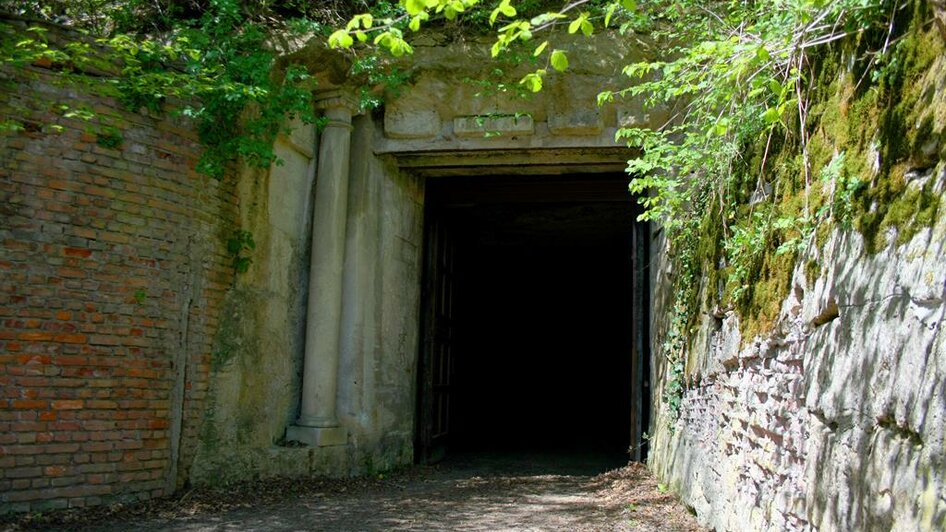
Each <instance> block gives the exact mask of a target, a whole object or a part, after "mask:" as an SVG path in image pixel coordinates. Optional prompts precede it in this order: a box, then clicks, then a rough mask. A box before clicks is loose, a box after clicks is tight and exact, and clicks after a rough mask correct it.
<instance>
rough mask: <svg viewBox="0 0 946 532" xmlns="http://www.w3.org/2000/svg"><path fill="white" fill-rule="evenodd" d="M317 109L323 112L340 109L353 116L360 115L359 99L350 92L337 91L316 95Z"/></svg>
mask: <svg viewBox="0 0 946 532" xmlns="http://www.w3.org/2000/svg"><path fill="white" fill-rule="evenodd" d="M315 108H316V109H321V110H326V111H327V110H330V109H339V110H345V111H348V112H349V113H350V114H351V115H357V114H359V113H360V111H361V108H360V107H359V105H358V98H356V97H354V96H353V95H352V94H351V93H350V92H349V91H346V90H342V89H336V90H331V91H324V92H317V93H315Z"/></svg>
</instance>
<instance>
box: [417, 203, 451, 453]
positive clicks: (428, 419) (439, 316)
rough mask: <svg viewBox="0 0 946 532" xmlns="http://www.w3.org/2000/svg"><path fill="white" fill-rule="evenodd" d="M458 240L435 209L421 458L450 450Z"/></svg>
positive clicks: (422, 371)
mask: <svg viewBox="0 0 946 532" xmlns="http://www.w3.org/2000/svg"><path fill="white" fill-rule="evenodd" d="M455 268H456V242H455V241H454V237H453V233H452V231H451V230H450V228H449V227H448V225H447V224H446V223H445V222H444V221H443V220H442V219H440V218H438V217H437V215H436V213H433V214H430V215H429V218H428V234H427V254H426V259H425V272H424V275H425V282H424V289H425V291H426V293H425V294H424V301H425V309H426V310H425V312H424V328H423V331H424V342H423V352H422V353H421V357H420V377H421V378H420V383H421V385H420V390H419V392H420V397H419V401H418V403H419V405H420V408H419V409H418V414H419V419H418V423H419V426H418V429H419V430H418V460H419V461H420V462H423V463H427V462H434V461H437V460H438V459H440V458H442V457H443V455H444V454H445V452H446V446H447V441H448V438H449V436H450V410H451V409H450V403H451V395H452V391H453V390H452V382H453V371H454V363H453V355H454V345H453V344H454V294H455V284H456V275H455Z"/></svg>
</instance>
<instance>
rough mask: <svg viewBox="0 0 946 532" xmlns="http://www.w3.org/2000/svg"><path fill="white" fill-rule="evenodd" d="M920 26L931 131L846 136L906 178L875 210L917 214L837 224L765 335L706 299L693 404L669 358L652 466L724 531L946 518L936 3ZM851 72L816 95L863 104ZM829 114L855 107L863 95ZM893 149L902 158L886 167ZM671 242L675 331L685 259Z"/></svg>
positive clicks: (921, 79) (913, 85) (664, 267)
mask: <svg viewBox="0 0 946 532" xmlns="http://www.w3.org/2000/svg"><path fill="white" fill-rule="evenodd" d="M918 4H920V5H921V7H922V3H918ZM908 9H913V6H912V5H911V6H910V7H909V8H908ZM917 13H920V14H923V13H927V12H925V11H923V10H922V9H918V10H917ZM917 21H919V22H917ZM899 22H900V20H899V19H898V23H899ZM914 23H915V24H916V26H911V28H912V29H911V30H908V31H910V32H911V33H910V34H909V35H908V37H907V38H904V39H903V40H904V41H905V42H907V43H908V44H909V45H912V46H917V47H918V48H921V49H922V53H917V54H916V55H914V56H907V57H917V56H925V57H927V58H929V60H928V61H927V62H925V63H918V62H916V63H909V64H911V65H916V64H920V65H922V66H921V67H915V66H914V67H913V68H914V70H910V71H908V74H907V75H906V76H905V77H906V80H907V81H905V82H904V87H906V88H905V89H904V92H903V94H905V95H910V97H911V98H914V99H912V100H904V101H907V102H910V103H909V104H908V105H905V106H902V107H901V108H899V109H897V112H901V113H903V115H904V116H905V117H906V116H909V118H908V119H904V120H903V124H904V125H903V126H902V127H903V128H905V129H903V130H899V131H896V132H895V133H893V134H892V135H893V137H902V138H910V135H912V134H913V131H911V130H910V129H906V128H915V129H916V130H919V129H921V127H926V128H928V129H929V131H928V135H926V136H925V137H923V138H919V139H918V140H917V141H916V142H914V143H912V145H911V144H909V143H907V142H903V146H908V147H910V149H911V150H914V151H912V152H909V153H902V152H901V153H898V152H896V151H894V149H892V148H889V147H887V146H884V145H883V144H882V143H880V142H879V141H878V140H877V139H883V138H888V139H889V138H893V137H883V136H881V135H883V134H886V135H891V133H890V132H889V131H888V132H886V133H884V132H882V131H880V129H881V127H882V125H880V124H878V125H876V126H873V127H875V129H877V130H878V131H876V132H872V133H874V134H875V135H877V136H876V137H875V138H874V139H873V140H871V139H870V138H869V137H868V142H871V143H872V144H871V145H872V146H873V148H871V149H870V150H867V151H866V153H859V152H857V151H856V150H855V148H856V146H852V145H847V146H845V145H843V144H842V145H840V146H837V147H836V150H835V153H838V152H840V151H843V150H845V149H850V152H849V153H848V155H849V156H851V157H853V156H855V155H852V154H855V153H856V154H857V156H863V157H864V158H865V159H867V160H866V164H864V166H863V168H867V169H871V168H873V170H867V172H868V173H870V172H873V174H870V175H861V176H859V177H860V178H861V179H862V180H863V181H864V182H866V183H870V186H890V187H891V189H892V190H899V195H891V197H887V198H884V199H883V200H882V201H884V202H887V203H888V204H887V205H877V204H876V203H875V204H874V205H872V206H871V209H874V210H875V211H874V212H877V210H878V209H883V210H880V211H879V212H880V213H881V215H883V214H884V213H885V212H886V213H887V214H888V215H889V214H890V213H893V212H895V209H896V207H898V206H899V208H900V209H902V210H901V211H899V212H900V213H906V214H896V215H891V216H888V218H887V220H890V219H894V218H895V217H896V216H900V218H899V219H895V220H894V221H893V222H890V223H884V224H879V229H876V230H865V227H866V228H869V227H871V226H870V225H868V224H864V225H861V226H859V225H858V224H857V223H856V222H855V223H853V224H852V225H853V227H851V228H843V227H838V225H833V226H832V227H831V228H830V230H828V231H822V232H821V233H822V234H821V235H819V238H818V239H817V241H816V242H815V243H814V244H813V245H811V246H809V247H808V248H807V249H806V250H805V251H804V252H803V253H801V254H800V256H799V257H798V258H797V261H796V264H795V265H794V268H793V270H792V273H791V279H790V282H789V284H788V290H787V293H786V294H784V295H783V296H782V297H780V298H779V299H777V301H778V300H780V302H781V304H780V307H779V312H778V316H777V319H776V320H775V324H774V326H773V327H771V328H769V329H768V330H766V331H765V332H764V333H762V334H759V335H757V336H753V337H751V338H747V337H743V336H742V333H741V330H742V329H741V326H740V321H741V320H743V319H745V317H744V316H739V315H738V313H737V312H734V311H731V310H730V311H728V312H720V311H719V309H713V308H704V309H703V311H702V313H701V315H700V318H699V319H698V323H697V324H696V326H695V327H694V329H695V330H696V334H695V336H694V338H693V340H692V343H691V345H690V355H689V357H688V360H687V368H686V371H687V387H686V390H685V392H684V394H683V398H682V405H681V411H680V417H679V418H678V419H670V416H669V415H668V414H667V412H668V410H667V409H666V408H663V407H662V406H661V402H662V401H661V395H660V394H661V392H660V390H661V387H662V385H663V384H664V381H665V375H666V373H665V368H664V367H663V364H665V362H663V361H662V360H660V359H657V360H655V368H656V369H655V373H654V376H653V378H654V380H655V383H656V384H657V387H656V388H657V390H656V392H655V398H654V400H655V403H656V405H657V406H655V408H656V410H657V411H658V412H659V415H658V417H657V420H656V421H655V424H654V426H653V427H652V428H653V438H652V441H651V444H652V446H651V449H652V454H651V456H650V465H651V466H652V467H653V469H654V470H655V472H656V473H657V475H658V476H659V477H661V478H662V479H663V480H664V481H665V482H667V483H669V484H670V485H671V486H673V488H674V489H675V490H676V491H678V492H679V494H680V495H681V497H682V498H683V500H684V501H685V502H686V503H687V504H689V505H690V506H692V507H693V508H694V510H695V511H696V513H697V515H698V517H699V519H700V520H701V521H702V522H703V523H704V524H706V525H708V526H710V527H712V528H714V529H716V530H721V531H723V530H730V531H741V530H821V531H832V530H838V531H847V530H944V528H946V384H944V383H946V336H944V334H943V330H944V323H946V215H944V205H946V203H944V202H946V76H944V73H946V55H943V53H942V50H943V48H944V47H946V32H943V33H938V32H937V29H936V27H935V26H933V24H932V23H931V22H930V21H929V19H928V17H926V16H919V17H917V18H916V19H915V21H914ZM917 43H920V44H917ZM908 53H909V52H908ZM901 57H903V56H901ZM841 64H846V61H844V62H842V63H841ZM840 74H841V75H842V77H843V75H844V74H845V73H844V72H841V73H840ZM853 79H854V80H855V82H856V79H857V78H856V77H854V78H853ZM853 83H854V82H852V85H853ZM839 85H840V88H838V87H837V86H835V87H833V89H837V91H838V93H837V94H832V93H830V91H825V92H824V93H822V95H821V97H823V98H829V99H830V98H835V99H832V100H829V101H828V102H827V104H825V103H824V102H817V101H816V102H813V104H815V105H817V104H824V105H827V106H834V107H841V106H849V108H852V107H854V106H855V105H856V104H861V105H864V104H863V102H858V101H857V100H854V101H853V102H852V101H850V100H846V99H843V98H856V97H855V96H851V94H852V93H853V91H852V92H851V93H848V95H847V96H844V97H838V94H844V93H843V91H844V90H845V88H844V84H843V83H839ZM896 95H897V93H894V96H896ZM890 99H891V100H893V103H891V102H888V101H886V100H882V101H880V102H878V103H876V104H875V105H878V106H887V105H895V104H896V103H897V102H898V98H896V97H893V98H890ZM839 102H841V103H839ZM889 109H892V108H886V107H885V108H883V109H880V111H884V110H889ZM830 111H832V112H837V116H839V117H841V118H838V120H841V119H844V117H845V113H846V112H847V109H842V110H837V109H836V108H831V109H830ZM880 111H878V114H881V113H880ZM827 114H828V112H826V113H825V115H827ZM851 116H854V115H851ZM897 116H899V115H897ZM921 124H922V126H921ZM833 125H834V124H831V125H829V126H828V128H830V127H831V126H833ZM888 126H889V124H888ZM818 134H823V130H818ZM832 140H834V139H832ZM898 140H899V139H898ZM884 158H887V160H883V159H884ZM879 161H883V162H884V163H886V164H887V165H888V166H889V167H892V168H894V169H895V170H894V171H892V172H891V173H890V174H882V173H880V170H879V167H880V162H879ZM875 163H876V164H875ZM883 180H889V181H887V182H886V183H885V182H884V181H883ZM878 183H879V184H878ZM890 183H892V185H888V184H890ZM888 208H889V210H888ZM923 209H934V211H933V214H932V215H930V213H929V212H926V213H925V214H924V212H923ZM881 217H882V216H881ZM898 224H899V225H898ZM858 227H860V228H861V229H860V230H858ZM873 227H875V228H876V227H878V226H876V225H875V226H873ZM655 242H656V245H655V251H656V253H657V258H658V260H657V264H658V268H656V271H655V272H654V274H655V279H654V283H655V284H654V286H656V287H657V291H656V294H655V304H656V307H655V317H656V323H655V328H654V330H656V331H661V330H662V319H663V318H662V317H663V316H666V315H667V312H666V310H667V309H668V305H669V304H670V298H669V296H670V295H671V294H669V293H668V288H669V287H670V286H671V284H670V282H669V280H670V275H671V271H670V269H669V262H670V261H669V260H668V257H667V256H666V255H665V254H662V253H663V250H664V246H663V242H662V239H661V238H659V237H658V238H657V239H656V241H655ZM704 288H705V287H704ZM659 342H660V341H659V338H657V339H655V341H654V345H659ZM657 356H659V355H657Z"/></svg>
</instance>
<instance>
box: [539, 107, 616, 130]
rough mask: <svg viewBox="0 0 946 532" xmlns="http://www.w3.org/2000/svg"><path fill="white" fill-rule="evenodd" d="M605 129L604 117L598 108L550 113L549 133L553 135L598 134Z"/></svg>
mask: <svg viewBox="0 0 946 532" xmlns="http://www.w3.org/2000/svg"><path fill="white" fill-rule="evenodd" d="M603 130H604V119H603V118H602V117H601V113H600V112H599V111H598V110H597V109H587V110H580V111H571V112H567V113H553V114H549V133H551V134H553V135H577V136H585V135H597V134H599V133H601V132H602V131H603Z"/></svg>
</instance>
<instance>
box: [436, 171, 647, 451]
mask: <svg viewBox="0 0 946 532" xmlns="http://www.w3.org/2000/svg"><path fill="white" fill-rule="evenodd" d="M427 203H428V227H429V229H430V228H434V229H432V230H430V231H429V232H431V233H436V234H435V235H431V234H429V235H428V248H429V249H428V265H427V270H428V271H427V272H426V275H427V280H426V281H425V291H426V292H427V296H426V298H425V301H426V306H427V311H426V312H425V321H426V324H425V333H424V334H425V336H426V337H427V338H426V341H425V342H424V346H425V348H424V350H425V353H422V355H421V375H422V378H421V381H420V382H421V386H420V389H421V397H420V410H419V418H418V419H419V424H420V426H419V427H418V428H419V431H418V432H419V441H418V447H419V453H420V456H419V459H420V460H421V461H427V460H430V459H437V458H439V457H440V456H442V454H443V450H444V448H445V447H449V449H450V450H451V451H528V452H545V451H595V452H608V453H615V454H616V455H623V456H624V457H625V459H626V458H627V454H626V453H627V450H628V448H629V447H632V443H633V442H634V441H635V440H638V439H639V435H640V432H641V429H640V427H641V426H642V422H643V421H644V420H643V419H642V414H644V413H645V411H646V402H647V401H645V400H644V397H645V390H646V378H645V372H643V371H642V370H643V364H642V362H643V358H645V356H646V353H641V356H638V352H640V351H641V344H640V342H636V341H635V338H636V337H635V335H638V334H643V333H644V330H643V328H642V327H643V323H644V321H646V320H644V319H642V316H645V314H644V313H642V312H641V308H635V302H638V303H637V307H641V304H640V301H642V300H641V298H640V293H638V292H640V289H638V290H635V283H636V282H638V283H639V281H640V279H641V278H642V276H641V275H635V273H634V271H635V268H638V269H639V267H640V264H641V263H642V261H641V260H640V259H641V258H642V257H639V256H635V253H638V254H639V253H640V252H639V251H638V252H635V251H634V250H635V249H640V248H641V247H642V246H635V238H638V239H639V237H635V231H637V232H638V234H640V229H641V227H640V224H638V223H636V222H635V221H634V219H635V217H636V213H635V205H634V203H633V201H632V199H631V198H630V196H629V194H628V193H627V191H626V178H625V176H622V175H618V176H567V177H548V176H544V177H528V178H524V177H517V178H483V177H480V178H476V179H472V178H449V179H441V180H431V181H429V182H428V192H427ZM444 235H449V237H448V238H444ZM444 242H446V244H445V243H444ZM445 249H446V250H449V253H443V250H445ZM446 256H449V258H450V261H449V264H447V262H445V259H444V257H446ZM434 264H436V265H434ZM445 264H447V265H446V266H445ZM443 272H448V275H447V274H444V273H443ZM444 294H448V297H446V298H445V297H444ZM445 305H446V307H445ZM445 308H446V310H444V309H445ZM432 309H439V310H438V311H437V312H432ZM431 370H433V372H434V373H436V375H435V376H434V377H433V378H431V375H430V373H431ZM424 375H426V379H425V377H424ZM434 397H436V398H434ZM431 425H435V426H436V428H434V429H431V427H430V426H431ZM643 427H644V430H646V424H644V425H643ZM425 430H426V433H427V435H428V436H429V435H435V437H434V438H432V440H433V441H431V438H427V440H426V441H425V437H424V435H425Z"/></svg>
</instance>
